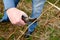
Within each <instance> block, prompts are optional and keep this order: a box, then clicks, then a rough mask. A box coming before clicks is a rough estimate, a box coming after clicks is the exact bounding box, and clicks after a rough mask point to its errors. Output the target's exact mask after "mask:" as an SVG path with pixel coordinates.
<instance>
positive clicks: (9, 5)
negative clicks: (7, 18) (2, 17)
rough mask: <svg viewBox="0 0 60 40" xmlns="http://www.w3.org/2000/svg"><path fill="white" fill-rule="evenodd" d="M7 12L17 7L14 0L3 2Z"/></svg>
mask: <svg viewBox="0 0 60 40" xmlns="http://www.w3.org/2000/svg"><path fill="white" fill-rule="evenodd" d="M3 3H4V7H5V10H7V9H9V8H13V7H15V3H14V0H3Z"/></svg>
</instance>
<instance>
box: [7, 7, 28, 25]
mask: <svg viewBox="0 0 60 40" xmlns="http://www.w3.org/2000/svg"><path fill="white" fill-rule="evenodd" d="M7 15H8V17H9V20H10V21H11V23H12V24H14V25H19V26H23V25H25V24H26V23H25V22H24V21H23V20H22V15H23V16H25V17H28V16H27V14H25V12H23V11H21V10H18V9H17V8H10V9H8V10H7Z"/></svg>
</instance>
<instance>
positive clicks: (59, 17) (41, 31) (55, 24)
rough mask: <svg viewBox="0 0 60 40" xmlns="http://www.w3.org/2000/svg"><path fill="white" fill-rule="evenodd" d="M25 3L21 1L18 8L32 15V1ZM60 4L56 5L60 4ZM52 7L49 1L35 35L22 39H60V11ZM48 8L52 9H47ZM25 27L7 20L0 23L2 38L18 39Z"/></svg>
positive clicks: (0, 38) (22, 39) (4, 39)
mask: <svg viewBox="0 0 60 40" xmlns="http://www.w3.org/2000/svg"><path fill="white" fill-rule="evenodd" d="M25 4H26V5H22V3H21V4H20V3H19V5H18V8H19V9H21V10H23V11H25V12H26V13H27V14H28V15H30V14H31V9H32V7H31V1H30V3H28V4H27V2H26V1H25ZM59 4H60V3H59ZM59 4H56V5H58V6H59ZM21 6H22V7H21ZM24 6H26V7H27V8H26V7H24ZM50 7H51V5H49V4H48V3H46V4H45V6H44V9H43V12H42V13H43V15H42V16H41V18H40V21H39V22H38V26H37V28H36V29H35V31H34V33H33V35H31V36H30V37H29V38H27V39H26V38H24V37H21V38H20V40H60V11H59V10H57V9H56V8H54V7H51V8H50ZM48 8H50V9H49V10H47V11H46V9H48ZM27 9H28V10H27ZM44 11H46V12H44ZM25 29H26V26H25V27H17V26H13V25H12V24H11V23H7V22H6V23H0V40H17V38H18V37H19V36H21V34H22V33H23V32H22V31H24V30H25Z"/></svg>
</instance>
